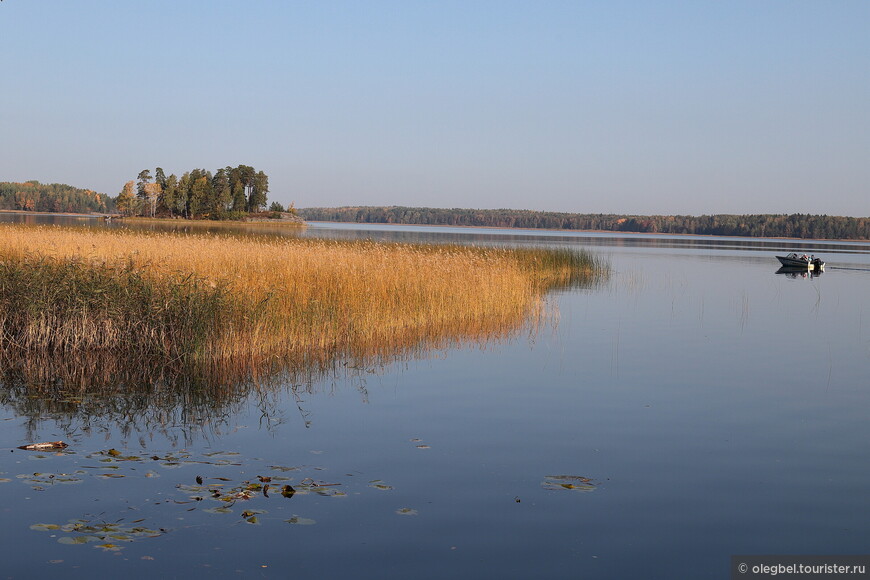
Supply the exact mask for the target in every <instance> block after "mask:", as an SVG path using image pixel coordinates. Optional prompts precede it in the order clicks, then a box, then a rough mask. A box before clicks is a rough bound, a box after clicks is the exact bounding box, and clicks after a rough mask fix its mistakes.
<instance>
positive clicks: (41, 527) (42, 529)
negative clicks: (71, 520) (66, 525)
mask: <svg viewBox="0 0 870 580" xmlns="http://www.w3.org/2000/svg"><path fill="white" fill-rule="evenodd" d="M30 529H31V530H36V531H38V532H48V531H51V530H59V529H60V526H59V525H57V524H33V525H32V526H30Z"/></svg>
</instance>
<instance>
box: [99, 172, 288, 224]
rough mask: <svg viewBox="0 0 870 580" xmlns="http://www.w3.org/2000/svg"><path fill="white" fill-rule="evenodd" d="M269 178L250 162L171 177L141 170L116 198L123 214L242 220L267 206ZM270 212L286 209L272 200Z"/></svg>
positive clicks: (162, 173)
mask: <svg viewBox="0 0 870 580" xmlns="http://www.w3.org/2000/svg"><path fill="white" fill-rule="evenodd" d="M268 193H269V177H268V176H267V175H266V174H265V173H264V172H262V171H257V170H256V169H254V168H253V167H251V166H250V165H239V166H237V167H230V166H227V167H223V168H221V169H218V170H217V171H215V172H214V173H212V172H211V171H207V170H205V169H193V170H191V171H186V172H184V173H183V174H182V175H181V177H177V176H176V175H175V174H174V173H173V174H170V175H169V176H167V175H166V173H165V172H164V171H163V168H162V167H157V168H156V169H155V170H154V176H153V177H152V175H151V170H150V169H143V170H142V171H140V172H139V175H138V177H137V178H136V180H130V181H128V182H127V183H126V184H124V187H123V189H122V190H121V192H120V193H119V194H118V197H117V198H116V205H117V207H118V211H119V212H121V213H122V214H124V215H143V216H149V217H155V216H164V217H184V218H189V219H241V218H243V217H246V216H247V215H249V214H252V213H258V212H260V211H261V210H263V209H264V208H265V207H266V195H267V194H268ZM270 210H271V211H284V208H283V207H281V205H280V204H277V203H273V204H272V207H271V208H270Z"/></svg>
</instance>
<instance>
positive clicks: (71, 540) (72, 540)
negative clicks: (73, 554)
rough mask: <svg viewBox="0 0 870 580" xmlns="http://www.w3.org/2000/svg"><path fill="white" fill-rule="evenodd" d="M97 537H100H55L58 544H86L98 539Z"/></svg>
mask: <svg viewBox="0 0 870 580" xmlns="http://www.w3.org/2000/svg"><path fill="white" fill-rule="evenodd" d="M99 539H100V538H97V537H94V536H74V537H70V536H61V537H60V538H58V539H57V542H58V543H59V544H70V545H73V544H87V543H88V542H95V541H99Z"/></svg>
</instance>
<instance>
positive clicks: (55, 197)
mask: <svg viewBox="0 0 870 580" xmlns="http://www.w3.org/2000/svg"><path fill="white" fill-rule="evenodd" d="M0 209H17V210H23V211H45V212H55V213H91V212H97V213H106V212H112V211H114V210H115V202H114V200H113V199H112V198H111V197H109V196H108V195H106V194H104V193H97V192H96V191H93V190H91V189H81V188H78V187H73V186H72V185H66V184H64V183H39V182H38V181H36V180H31V181H25V182H23V183H15V182H11V181H3V182H0Z"/></svg>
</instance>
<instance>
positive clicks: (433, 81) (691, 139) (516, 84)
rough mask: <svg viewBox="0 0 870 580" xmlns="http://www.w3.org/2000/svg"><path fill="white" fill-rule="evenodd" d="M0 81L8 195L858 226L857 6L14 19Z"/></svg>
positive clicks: (166, 2)
mask: <svg viewBox="0 0 870 580" xmlns="http://www.w3.org/2000/svg"><path fill="white" fill-rule="evenodd" d="M0 74H2V83H0V181H25V180H29V179H37V180H39V181H41V182H43V183H54V182H58V183H68V184H70V185H74V186H77V187H84V188H91V189H95V190H97V191H100V192H104V193H108V194H110V195H113V196H114V195H117V193H118V192H119V191H120V190H121V188H122V187H123V184H124V182H125V181H128V180H130V179H135V178H136V175H137V174H138V173H139V171H141V170H142V169H146V168H147V169H151V171H152V173H153V171H154V168H156V167H162V168H163V169H164V170H165V171H166V174H167V175H168V174H170V173H177V174H179V175H180V174H181V173H183V172H184V171H187V170H191V169H194V168H204V169H209V170H212V171H213V170H215V169H217V168H219V167H224V166H227V165H233V166H235V165H239V164H245V165H252V166H254V167H255V168H256V169H258V170H263V171H265V172H266V174H267V175H268V176H269V178H270V193H269V200H270V201H278V202H281V203H282V204H289V203H290V202H293V203H295V205H296V207H313V206H344V205H405V206H426V207H448V208H450V207H463V208H517V209H534V210H545V211H566V212H580V213H620V214H688V215H701V214H712V213H737V214H747V213H814V214H828V215H850V216H862V217H863V216H870V187H868V184H870V2H868V1H867V0H836V1H823V0H818V1H812V2H810V1H802V0H790V1H781V0H734V1H728V2H722V1H720V0H716V1H705V0H691V1H689V0H687V1H666V0H657V1H655V2H651V1H648V0H642V1H621V0H604V1H583V0H574V1H568V2H561V1H546V0H536V1H531V0H529V1H521V2H518V1H512V0H499V1H484V0H480V1H475V0H462V1H456V2H453V1H450V0H445V1H438V2H435V1H417V0H396V1H377V0H366V1H359V0H356V1H348V2H334V1H329V0H318V1H315V0H311V1H309V2H296V1H292V0H249V1H247V2H240V1H238V0H237V1H234V2H229V1H225V0H208V1H205V0H184V1H180V0H153V1H151V2H129V1H119V0H78V1H71V0H4V1H2V2H0Z"/></svg>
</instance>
